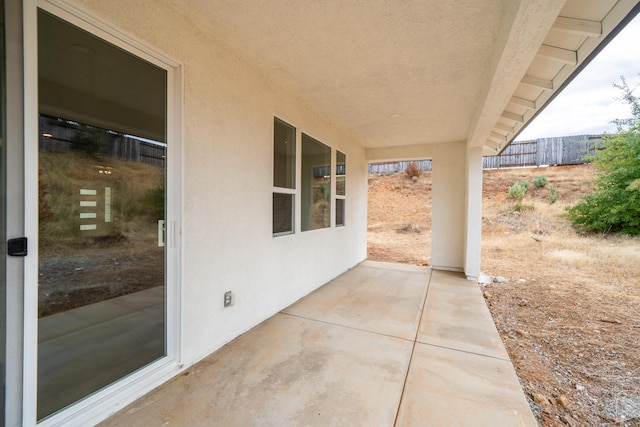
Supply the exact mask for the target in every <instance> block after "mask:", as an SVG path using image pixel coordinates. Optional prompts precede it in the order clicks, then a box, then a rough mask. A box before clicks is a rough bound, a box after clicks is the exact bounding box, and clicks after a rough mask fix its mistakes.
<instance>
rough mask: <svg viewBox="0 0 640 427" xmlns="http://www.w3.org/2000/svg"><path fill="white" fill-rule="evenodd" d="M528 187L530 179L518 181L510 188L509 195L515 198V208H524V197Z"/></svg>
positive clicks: (517, 209)
mask: <svg viewBox="0 0 640 427" xmlns="http://www.w3.org/2000/svg"><path fill="white" fill-rule="evenodd" d="M528 189H529V181H516V182H515V184H513V185H512V186H511V188H509V197H511V198H512V199H515V201H516V203H515V205H514V209H515V210H516V211H518V212H519V211H521V210H522V199H523V198H524V195H525V193H526V192H527V190H528Z"/></svg>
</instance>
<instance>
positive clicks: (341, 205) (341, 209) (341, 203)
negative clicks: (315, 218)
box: [336, 199, 345, 225]
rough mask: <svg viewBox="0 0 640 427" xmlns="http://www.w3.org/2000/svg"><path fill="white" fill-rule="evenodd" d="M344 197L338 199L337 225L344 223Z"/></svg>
mask: <svg viewBox="0 0 640 427" xmlns="http://www.w3.org/2000/svg"><path fill="white" fill-rule="evenodd" d="M344 202H345V200H344V199H336V225H344Z"/></svg>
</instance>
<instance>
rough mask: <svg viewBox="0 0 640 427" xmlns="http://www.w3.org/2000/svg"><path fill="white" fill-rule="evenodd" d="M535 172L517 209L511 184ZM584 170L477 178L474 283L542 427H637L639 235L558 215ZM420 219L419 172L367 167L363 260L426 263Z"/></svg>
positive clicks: (426, 224)
mask: <svg viewBox="0 0 640 427" xmlns="http://www.w3.org/2000/svg"><path fill="white" fill-rule="evenodd" d="M537 175H544V176H545V177H546V179H547V181H548V184H547V185H546V186H545V187H542V188H537V189H536V188H534V186H533V185H531V187H530V188H529V191H528V192H527V194H526V196H525V198H524V201H523V205H524V207H525V208H524V209H523V210H522V211H520V212H516V211H515V210H514V207H513V200H511V199H509V197H508V189H509V187H510V186H511V185H512V184H513V183H514V182H515V181H517V180H528V181H533V179H534V178H535V177H536V176H537ZM594 176H595V171H594V169H593V168H592V167H591V166H589V165H580V166H562V167H550V168H532V169H505V170H497V171H485V172H484V174H483V180H484V183H483V242H482V271H483V273H484V274H485V275H486V276H487V277H485V281H488V283H487V284H479V286H481V287H482V290H483V292H484V295H485V299H486V301H487V305H488V306H489V309H490V311H491V313H492V315H493V317H494V320H495V322H496V326H497V328H498V331H499V333H500V335H501V337H502V340H503V342H504V344H505V347H506V348H507V351H508V353H509V355H510V357H511V359H512V361H513V364H514V366H515V368H516V371H517V373H518V376H519V378H520V381H521V383H522V385H523V389H524V391H525V394H526V396H527V398H528V400H529V402H530V404H531V407H532V409H533V411H534V413H535V415H536V417H537V418H538V420H539V422H540V425H542V426H566V425H569V426H640V357H639V355H640V352H639V350H638V343H640V278H639V277H640V239H638V238H629V237H620V236H614V235H581V234H579V233H576V232H575V230H574V229H573V228H572V227H571V225H570V224H569V222H568V220H567V219H566V218H565V217H564V212H565V211H564V208H565V207H566V206H568V205H571V204H574V203H575V202H576V201H578V200H579V199H580V197H581V196H582V195H583V194H586V193H587V192H588V191H590V185H589V184H588V182H589V181H590V180H591V179H592V178H593V177H594ZM550 187H554V188H555V189H557V191H558V193H559V195H560V198H559V199H558V200H557V201H556V202H555V203H551V200H550V193H551V191H550V189H549V188H550ZM430 218H431V177H430V174H429V173H425V174H423V175H422V176H421V177H420V178H419V179H418V181H416V182H414V181H411V180H410V179H408V178H407V177H406V176H405V175H404V174H396V175H392V176H376V175H370V177H369V219H368V246H369V248H368V251H369V258H370V259H374V260H383V261H394V262H400V263H407V264H417V265H429V261H430V240H431V232H430V230H431V222H430Z"/></svg>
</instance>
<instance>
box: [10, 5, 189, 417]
mask: <svg viewBox="0 0 640 427" xmlns="http://www.w3.org/2000/svg"><path fill="white" fill-rule="evenodd" d="M23 7H24V11H23V13H24V15H23V16H24V20H23V23H24V64H25V67H24V82H25V91H24V103H25V110H24V111H25V126H24V134H25V138H24V140H25V141H27V142H26V143H25V148H24V150H25V163H24V169H25V171H24V174H25V175H24V176H25V191H24V194H25V214H24V218H25V235H26V236H27V238H28V240H29V256H27V257H26V258H25V273H24V275H25V279H24V301H25V306H24V359H23V366H24V368H23V370H22V372H23V413H22V418H23V419H22V424H23V425H25V426H34V425H36V423H37V421H36V420H37V411H36V409H37V402H36V396H37V372H36V369H37V360H38V359H37V349H38V338H37V337H38V329H37V328H38V322H37V319H38V311H37V307H38V256H37V254H38V214H37V212H38V161H37V159H38V144H37V141H38V93H37V88H38V48H37V40H38V37H37V36H38V34H37V10H38V8H40V9H42V10H45V11H47V12H49V13H52V14H54V15H56V16H58V17H59V18H61V19H63V20H65V21H67V22H69V23H71V24H73V25H75V26H78V27H80V28H82V29H84V30H86V31H88V32H90V33H92V34H94V35H96V36H98V37H100V38H102V39H103V40H105V41H107V42H109V43H112V44H114V45H116V46H118V47H120V48H122V49H124V50H126V51H128V52H130V53H132V54H134V55H136V56H138V57H141V58H142V59H144V60H146V61H148V62H151V63H153V64H155V65H157V66H158V67H160V68H163V69H165V70H166V71H167V98H168V99H167V118H168V119H167V144H168V146H167V161H166V168H167V184H166V192H167V207H166V218H165V220H166V229H167V239H166V240H167V242H166V247H165V249H166V281H167V286H166V303H165V304H166V334H167V336H166V343H167V356H166V357H164V358H162V359H160V360H158V361H156V362H154V363H152V364H150V365H148V366H146V367H144V368H142V369H140V370H138V371H136V372H134V373H133V374H131V375H128V376H127V377H125V378H123V379H121V380H119V381H117V382H116V383H114V384H113V385H111V386H108V387H106V388H105V389H103V390H101V391H99V392H96V393H95V394H93V395H91V396H89V397H87V398H86V399H83V400H81V401H79V402H77V403H76V404H74V405H72V406H70V407H69V408H67V409H65V410H63V411H61V412H60V413H58V414H56V415H54V416H52V417H50V418H47V419H45V420H43V421H42V422H41V423H39V424H38V425H42V426H51V425H66V426H69V425H87V424H89V423H96V422H99V421H100V420H102V419H104V418H106V417H108V416H109V415H110V414H112V413H113V412H115V411H116V410H117V409H121V408H122V407H123V406H124V405H126V404H128V403H130V402H132V401H133V400H135V399H137V398H138V397H140V396H142V395H143V394H145V393H147V392H148V391H150V390H151V389H153V388H154V387H157V386H158V385H159V384H162V383H163V382H165V381H167V380H168V379H169V378H171V377H172V376H174V375H175V374H177V373H178V372H180V370H181V367H182V365H181V355H180V348H181V346H180V331H181V326H180V317H181V316H180V307H181V303H180V283H181V274H182V273H181V239H180V235H181V231H180V230H181V218H182V194H181V179H180V178H181V169H182V168H181V146H182V144H181V138H182V110H183V108H182V107H183V106H182V92H183V80H182V75H183V73H182V64H180V63H179V62H178V61H176V60H174V59H172V58H170V57H168V56H166V55H164V54H163V53H160V52H158V51H157V50H155V49H153V48H152V47H150V46H148V45H147V44H145V43H144V42H143V41H141V40H139V39H137V38H135V37H133V36H131V35H129V34H126V33H124V32H123V31H120V30H118V29H116V28H114V27H113V26H111V25H109V24H107V23H106V22H103V21H101V20H100V19H98V18H97V17H95V16H93V15H91V14H90V13H88V12H87V11H86V10H83V9H80V8H78V7H77V6H74V5H72V4H71V3H69V2H67V1H65V0H40V1H38V0H25V1H24V3H23Z"/></svg>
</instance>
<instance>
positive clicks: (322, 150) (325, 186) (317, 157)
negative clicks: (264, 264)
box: [300, 134, 331, 231]
mask: <svg viewBox="0 0 640 427" xmlns="http://www.w3.org/2000/svg"><path fill="white" fill-rule="evenodd" d="M301 163H302V164H301V169H302V176H301V182H300V185H301V188H300V190H301V192H300V197H301V205H302V206H301V208H302V209H301V212H302V224H301V225H302V231H309V230H317V229H320V228H328V227H330V226H331V148H330V147H328V146H327V145H324V144H323V143H321V142H320V141H317V140H315V139H314V138H312V137H310V136H308V135H305V134H302V160H301Z"/></svg>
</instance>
